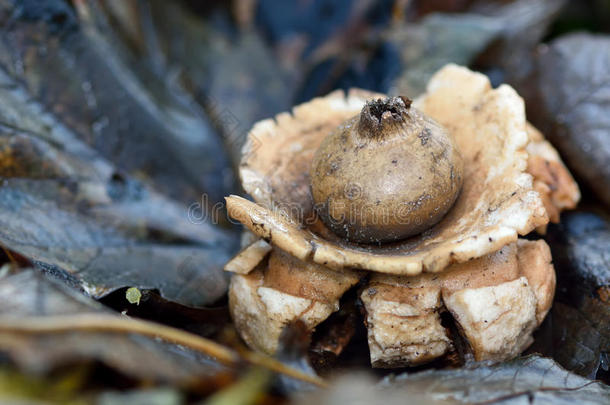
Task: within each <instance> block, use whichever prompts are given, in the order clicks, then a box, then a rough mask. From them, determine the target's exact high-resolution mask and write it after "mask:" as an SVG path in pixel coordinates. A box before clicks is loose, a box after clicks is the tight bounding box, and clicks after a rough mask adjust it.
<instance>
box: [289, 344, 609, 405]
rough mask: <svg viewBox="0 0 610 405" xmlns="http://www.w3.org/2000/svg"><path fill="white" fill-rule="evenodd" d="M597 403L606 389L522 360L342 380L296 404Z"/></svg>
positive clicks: (532, 359) (548, 364)
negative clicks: (374, 379) (377, 378)
mask: <svg viewBox="0 0 610 405" xmlns="http://www.w3.org/2000/svg"><path fill="white" fill-rule="evenodd" d="M405 401H408V403H409V404H491V403H502V404H550V403H553V404H566V405H567V404H573V403H574V402H578V403H582V404H603V403H608V401H610V387H608V386H607V385H605V384H603V383H601V382H595V381H591V380H588V379H586V378H583V377H581V376H578V375H576V374H571V373H570V372H568V371H566V370H564V369H562V368H561V367H560V366H559V365H557V364H556V363H555V362H554V361H553V360H551V359H547V358H543V357H538V356H528V357H523V358H520V359H517V360H514V361H511V362H507V363H502V364H499V365H495V366H485V365H482V364H479V365H477V366H473V367H464V368H461V369H455V370H430V371H423V372H418V373H411V374H408V373H405V374H401V375H398V376H391V377H386V378H385V379H384V380H383V381H382V382H381V383H379V384H374V383H373V382H372V379H371V378H370V377H368V376H364V375H359V376H358V375H352V376H347V377H344V378H343V379H340V380H339V381H337V382H335V384H333V385H331V388H330V389H328V390H325V391H320V392H317V393H314V394H312V395H310V396H307V397H305V398H302V399H301V401H300V402H299V403H302V404H308V403H315V404H318V405H324V404H341V403H346V404H347V403H349V404H384V405H394V404H404V403H405Z"/></svg>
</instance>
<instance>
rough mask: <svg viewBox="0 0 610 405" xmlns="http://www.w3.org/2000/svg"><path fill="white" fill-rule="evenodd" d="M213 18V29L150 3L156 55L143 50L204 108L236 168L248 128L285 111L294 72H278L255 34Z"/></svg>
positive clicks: (171, 7) (173, 5) (180, 10)
mask: <svg viewBox="0 0 610 405" xmlns="http://www.w3.org/2000/svg"><path fill="white" fill-rule="evenodd" d="M219 14H220V13H219ZM216 17H217V20H220V23H216V24H214V23H213V22H208V21H204V20H202V19H200V18H197V16H196V15H194V14H192V13H190V12H189V11H188V9H186V8H184V7H182V6H181V5H180V4H179V3H178V2H168V1H153V2H151V3H150V18H149V24H150V27H151V29H152V30H153V32H154V34H155V38H156V39H157V41H158V44H157V45H158V50H157V49H155V48H152V47H149V49H152V50H153V51H155V52H159V50H160V52H161V53H162V59H163V60H165V61H167V64H166V65H165V66H164V69H165V70H166V72H169V71H171V70H175V69H176V67H178V66H179V70H178V74H177V77H176V79H177V81H178V82H179V83H180V84H181V85H182V86H183V87H184V88H186V89H187V90H189V91H190V92H191V93H192V94H193V96H194V98H195V99H196V100H197V101H198V102H199V103H200V104H201V105H202V106H203V107H204V109H205V111H206V113H207V114H208V115H209V116H210V118H211V122H212V124H213V125H214V126H215V127H216V128H218V130H219V131H220V132H221V134H222V136H223V139H224V142H225V145H226V146H227V148H228V149H229V150H230V152H231V153H232V157H233V160H234V163H235V164H236V165H237V164H238V163H239V160H240V158H241V146H242V144H243V142H244V141H245V138H246V135H247V133H248V131H249V130H250V128H251V127H252V125H253V124H254V123H255V122H256V121H258V120H261V119H264V118H268V117H272V116H273V115H275V114H277V113H279V112H281V111H285V110H288V109H289V108H290V107H291V105H292V99H293V95H294V92H295V88H296V81H295V79H297V77H298V72H297V71H292V72H289V71H288V70H287V69H285V68H284V67H283V66H281V64H280V62H279V60H278V59H277V57H276V55H275V54H273V53H272V52H271V49H269V47H268V46H267V44H266V43H265V42H264V40H263V38H262V36H261V35H260V34H259V33H258V32H257V31H256V30H253V29H247V30H244V31H237V32H233V31H231V30H230V29H227V28H226V27H227V26H229V22H228V21H227V19H228V15H226V14H224V15H217V16H216ZM141 23H145V21H141ZM147 56H148V57H149V58H154V53H151V52H149V53H148V54H147ZM165 74H167V73H165Z"/></svg>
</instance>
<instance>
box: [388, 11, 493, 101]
mask: <svg viewBox="0 0 610 405" xmlns="http://www.w3.org/2000/svg"><path fill="white" fill-rule="evenodd" d="M502 28H503V26H502V24H499V23H498V21H497V20H494V19H492V18H488V17H484V16H481V15H477V14H470V13H465V14H452V15H447V14H432V15H430V16H426V17H425V18H423V20H422V21H420V22H419V23H413V24H400V25H398V24H397V25H396V26H394V27H391V28H390V29H389V30H388V32H387V33H386V36H387V40H388V41H389V42H390V44H392V45H394V46H395V47H396V48H397V49H398V50H399V52H400V54H401V63H402V69H401V71H402V73H401V74H400V76H399V77H398V78H397V79H396V80H394V81H393V83H392V84H391V86H390V89H389V90H388V92H389V93H390V94H397V95H400V94H402V95H406V96H409V97H416V96H418V95H420V94H421V93H423V92H424V91H425V90H426V83H428V80H430V78H431V77H432V75H433V74H434V73H435V72H436V71H437V70H439V69H440V68H442V67H443V66H445V65H446V64H447V63H456V64H458V65H468V64H470V62H471V61H472V60H473V59H474V58H475V57H476V56H477V55H478V54H479V53H480V52H481V51H483V50H484V49H485V48H486V47H487V46H488V45H489V44H490V43H491V41H493V40H494V39H495V38H496V37H497V36H498V35H499V33H500V32H501V31H502Z"/></svg>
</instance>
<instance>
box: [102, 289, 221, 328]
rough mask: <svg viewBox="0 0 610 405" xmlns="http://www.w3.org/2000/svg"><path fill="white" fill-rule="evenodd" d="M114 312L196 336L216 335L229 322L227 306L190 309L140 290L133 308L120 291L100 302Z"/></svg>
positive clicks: (122, 291) (153, 293) (154, 293)
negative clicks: (137, 302)
mask: <svg viewBox="0 0 610 405" xmlns="http://www.w3.org/2000/svg"><path fill="white" fill-rule="evenodd" d="M101 302H102V303H103V304H104V305H107V306H109V307H111V308H113V309H115V310H116V311H117V312H124V313H125V314H127V315H129V316H133V317H136V318H142V319H148V320H151V321H155V322H159V323H162V324H165V325H170V326H173V327H175V328H179V329H184V330H187V331H189V332H192V333H195V334H197V335H200V336H206V337H212V336H217V335H218V334H219V333H220V332H222V331H223V330H224V328H226V327H227V326H228V325H229V323H230V321H231V319H230V317H229V309H228V307H227V306H220V307H216V308H191V307H187V306H184V305H181V304H178V303H175V302H171V301H167V300H165V299H163V297H161V296H160V295H159V294H157V293H156V292H154V291H149V290H144V291H142V297H141V298H140V302H139V304H137V305H134V304H130V303H128V301H127V300H126V298H125V292H124V290H119V291H116V292H114V293H112V294H109V295H107V296H106V297H104V298H102V299H101Z"/></svg>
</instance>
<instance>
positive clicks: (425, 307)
mask: <svg viewBox="0 0 610 405" xmlns="http://www.w3.org/2000/svg"><path fill="white" fill-rule="evenodd" d="M379 99H381V101H372V102H371V100H379ZM384 99H385V96H383V95H380V94H375V93H371V92H367V91H363V90H351V91H350V92H349V93H348V94H347V96H346V95H345V94H344V93H343V92H341V91H337V92H333V93H331V94H329V95H328V96H326V97H321V98H316V99H313V100H311V101H310V102H308V103H305V104H302V105H299V106H296V107H294V109H293V111H292V113H291V114H290V113H282V114H279V115H277V116H276V117H275V119H268V120H264V121H261V122H259V123H257V124H256V125H255V126H254V127H253V128H252V130H251V132H250V134H249V137H248V141H247V142H246V144H245V146H244V148H243V158H242V162H241V165H240V176H241V181H242V185H243V187H244V189H245V190H246V191H247V192H248V193H249V194H250V195H251V196H252V197H253V199H254V202H252V201H248V200H246V199H243V198H241V197H237V196H230V197H227V208H228V212H229V215H230V216H231V217H233V218H235V219H237V220H239V221H240V222H241V223H242V224H244V225H245V226H246V228H248V229H249V231H247V232H246V234H245V235H246V237H245V243H244V250H243V251H242V252H240V253H239V254H238V255H237V256H236V257H235V258H234V259H233V260H231V262H229V263H228V264H227V266H226V269H227V270H229V271H232V272H234V273H235V274H234V275H233V276H232V281H231V286H230V291H229V304H230V309H231V313H232V316H233V319H234V321H235V325H236V327H237V329H238V331H239V333H240V334H241V336H242V337H243V338H244V340H245V341H246V343H247V344H248V345H250V346H251V347H253V348H256V349H259V350H262V351H265V352H268V353H272V352H274V351H275V350H276V349H277V344H278V338H279V334H280V332H281V330H282V328H283V326H285V325H286V324H287V323H289V322H292V321H295V320H297V319H300V320H302V321H303V322H304V323H305V324H306V325H307V326H308V327H309V328H310V329H312V330H313V329H314V328H315V326H316V325H318V324H319V323H320V322H322V321H323V320H325V319H326V318H327V317H328V316H329V315H330V314H331V313H332V312H334V311H336V310H338V308H339V299H340V298H341V296H342V295H343V294H344V293H345V292H346V291H347V290H348V289H350V288H352V287H353V286H355V285H356V284H358V282H359V281H361V282H362V285H363V287H362V288H361V290H360V299H361V301H362V302H363V304H364V308H365V310H366V316H365V324H366V326H367V329H368V340H369V348H370V353H371V363H372V365H373V366H375V367H398V366H405V365H414V364H420V363H424V362H426V361H430V360H432V359H435V358H438V357H441V356H444V355H446V354H448V353H450V352H452V351H454V346H455V345H454V341H455V339H456V336H454V334H452V333H450V332H449V331H448V330H447V329H446V328H445V327H444V326H443V325H442V324H441V314H442V313H448V314H450V315H451V317H452V318H453V320H454V321H455V324H456V325H457V329H458V330H459V331H460V335H461V337H462V338H463V339H464V340H465V341H466V342H467V343H468V346H469V348H470V351H471V352H472V355H473V356H474V358H475V359H477V360H493V361H501V360H504V359H508V358H511V357H514V356H516V355H518V354H519V353H520V352H521V351H522V350H524V349H525V348H526V347H527V346H528V345H529V344H530V343H531V339H532V338H531V334H532V331H533V330H534V329H535V328H536V326H537V325H539V324H540V322H542V320H543V319H544V316H545V314H546V313H547V312H548V310H549V308H550V305H551V302H552V297H553V294H554V289H555V273H554V269H553V266H552V264H551V255H550V252H549V249H548V246H547V245H546V244H545V242H544V241H542V240H538V241H528V240H522V239H519V235H526V234H528V233H530V232H531V231H533V230H535V229H537V230H539V231H543V230H544V226H545V225H546V224H547V223H548V222H549V219H550V220H552V221H557V220H558V219H559V212H561V210H563V209H567V208H573V207H574V206H575V205H576V203H577V202H578V200H579V198H580V195H579V191H578V187H577V185H576V183H575V182H574V180H573V179H572V177H571V175H570V173H569V172H568V171H567V169H566V168H565V166H564V165H563V163H562V162H561V160H560V159H559V156H558V155H557V153H556V151H555V150H554V148H553V147H552V146H551V145H550V144H549V143H548V142H546V140H544V137H543V136H542V135H541V134H540V133H539V132H537V131H536V130H535V128H533V127H531V125H529V124H528V123H527V121H526V118H525V108H524V104H523V100H522V99H521V98H520V97H519V96H518V95H517V93H516V92H515V91H514V90H513V89H512V88H511V87H509V86H506V85H502V86H500V87H498V88H496V89H493V88H492V87H491V85H490V83H489V81H488V79H487V78H486V77H485V76H483V75H481V74H478V73H474V72H471V71H469V70H468V69H466V68H463V67H458V66H456V65H447V66H446V67H444V68H443V69H441V70H440V71H439V72H437V73H436V74H435V75H434V77H433V78H432V79H431V80H430V82H429V83H428V86H427V91H426V93H425V94H423V95H421V96H420V97H419V98H417V99H416V100H415V101H414V102H413V105H412V106H411V105H410V103H409V102H408V100H406V99H401V98H390V99H385V100H384ZM367 102H368V104H367ZM363 107H364V110H363ZM367 108H368V110H369V112H371V109H376V108H377V111H372V113H373V116H374V117H376V121H372V122H364V124H362V127H360V122H359V121H358V120H359V118H358V114H360V112H361V111H364V112H366V111H367ZM406 111H408V112H409V113H411V114H412V115H414V116H416V121H417V123H416V125H412V126H411V127H409V128H407V130H406V131H403V132H402V134H406V135H409V134H410V135H414V134H415V137H413V136H412V137H410V138H409V137H408V136H406V138H407V139H410V140H411V141H417V142H416V143H414V144H412V146H411V147H407V148H402V149H401V148H400V147H396V146H395V145H394V147H391V148H387V149H384V148H380V150H381V152H380V153H376V154H370V155H367V159H364V160H362V161H360V162H356V163H354V162H353V156H354V155H355V154H356V153H355V152H354V153H353V154H352V155H351V156H350V154H349V153H348V154H347V155H346V154H345V153H347V152H348V148H347V147H345V149H346V150H345V151H343V147H344V145H347V144H349V143H346V142H347V141H348V140H347V139H345V138H346V137H347V138H349V137H352V139H351V142H354V141H355V142H358V139H359V138H358V136H359V135H361V134H360V132H362V131H363V130H364V128H368V130H370V125H373V126H374V125H381V126H384V125H387V126H388V127H391V128H392V129H393V130H394V129H395V128H396V127H397V126H398V127H401V125H403V124H404V122H403V123H401V121H400V120H401V119H402V117H403V115H402V114H403V113H405V112H406ZM384 114H385V115H384ZM419 114H421V115H419ZM426 116H427V117H430V118H429V119H428V118H426ZM384 120H385V121H384ZM436 123H439V124H436ZM437 127H438V128H437ZM414 128H415V129H416V130H414ZM426 128H429V129H430V128H432V131H433V132H434V133H435V136H434V137H428V138H427V139H426V143H429V144H430V145H429V146H431V148H430V149H431V150H430V149H428V148H422V149H414V145H416V144H417V145H419V146H420V147H425V146H426V145H422V143H424V141H423V140H422V139H421V138H419V137H417V134H423V135H422V136H423V137H424V138H425V137H426V134H427V131H425V129H426ZM443 128H445V129H446V131H447V133H448V135H447V134H446V132H445V129H443ZM374 132H375V131H373V133H374ZM369 133H370V131H369ZM329 134H331V135H330V136H329ZM437 135H438V136H437ZM333 137H338V139H340V138H341V137H343V138H344V139H343V140H341V142H335V143H334V144H333V142H332V141H329V139H331V140H332V138H333ZM373 141H375V142H378V141H379V139H375V140H373ZM435 142H438V143H439V145H441V146H442V147H439V148H438V149H435V148H436V147H437V146H439V145H436V144H435ZM329 143H330V146H329ZM363 143H364V142H363ZM351 146H353V148H354V147H357V146H358V144H354V145H351ZM353 148H352V151H353V150H354V149H353ZM367 148H368V147H366V146H365V147H363V148H361V150H365V151H367V150H368V149H367ZM371 150H373V149H371ZM414 150H416V151H417V150H421V151H424V152H422V153H423V155H424V156H423V157H426V153H427V152H432V153H431V154H428V155H427V156H429V157H430V158H431V159H432V161H433V162H437V163H438V162H439V155H438V154H437V151H440V152H441V155H440V159H441V161H440V162H441V163H440V164H438V165H434V164H429V162H430V161H429V160H426V159H423V158H422V156H418V152H414ZM373 151H374V150H373ZM394 151H396V155H395V157H394V155H393V153H394ZM443 151H445V152H444V153H445V155H444V156H443V155H442V153H443ZM342 153H343V154H342ZM358 153H360V152H358ZM366 153H368V152H366ZM366 153H365V154H366ZM409 154H411V155H409ZM432 154H434V156H432ZM371 156H374V157H371ZM414 156H415V157H414ZM337 159H347V162H340V161H337ZM399 159H404V160H405V161H406V162H410V163H409V164H408V165H405V166H400V165H398V166H400V167H397V168H396V169H394V167H393V166H394V165H397V163H398V161H399ZM413 159H414V160H413ZM442 159H445V160H442ZM380 160H386V161H387V162H383V164H381V163H380V162H379V161H380ZM394 160H396V161H397V163H396V164H395V163H393V161H394ZM333 162H334V166H333ZM371 162H372V163H371ZM344 163H345V165H346V166H348V167H352V168H353V167H355V166H356V167H357V166H358V165H361V167H360V168H357V169H358V170H355V171H354V172H352V173H351V174H349V176H352V177H348V181H347V183H346V182H345V181H344V182H343V183H339V184H343V185H345V184H352V183H353V181H352V180H358V179H360V183H362V184H361V186H362V187H361V188H359V189H358V190H357V192H358V193H359V194H357V197H358V198H361V199H364V200H366V201H365V202H367V206H368V204H370V203H371V201H373V205H374V204H375V203H376V201H377V200H381V201H383V199H382V198H376V197H374V196H376V195H380V194H381V195H382V196H383V197H384V198H385V197H387V198H388V201H389V202H388V204H390V205H389V206H390V207H396V205H391V204H393V203H394V202H392V201H391V197H392V193H391V192H389V193H387V194H386V195H383V188H382V189H377V190H374V191H375V192H374V193H370V195H368V194H367V192H368V191H369V190H371V188H374V187H375V184H374V182H372V181H369V180H368V179H365V178H364V176H362V173H366V172H377V174H376V175H375V176H373V177H372V178H373V179H376V180H377V181H378V182H379V183H383V179H384V178H385V177H384V176H381V175H380V174H379V173H382V174H383V172H381V171H380V170H381V169H379V167H381V168H382V169H386V168H387V170H388V171H389V172H392V173H389V175H391V176H394V179H395V181H396V184H399V185H401V186H405V185H406V186H408V187H410V188H411V189H414V188H416V183H409V182H408V181H407V180H409V181H410V180H413V179H414V176H416V177H415V178H417V179H418V178H419V177H420V176H419V175H418V173H420V172H421V170H428V171H429V172H430V173H432V175H431V177H432V180H430V179H427V180H426V181H428V183H427V184H437V183H434V181H437V182H438V181H439V179H440V180H443V181H445V180H449V181H448V182H446V183H442V182H441V183H442V184H441V183H438V184H440V186H439V190H444V192H443V193H439V194H442V195H443V196H444V197H446V199H445V202H443V201H442V200H439V201H440V203H439V202H437V204H438V205H439V206H440V208H439V210H438V211H437V213H438V215H436V216H435V215H430V213H429V212H427V213H426V214H425V217H424V219H430V221H429V222H427V223H426V226H421V227H420V228H418V229H416V230H415V231H417V232H419V233H417V234H413V232H415V231H414V230H413V229H411V230H409V229H407V230H405V229H397V228H392V231H391V232H389V233H390V235H389V237H387V238H385V237H384V235H383V233H382V232H381V231H380V230H379V229H376V228H373V229H372V230H371V228H370V227H368V225H369V222H366V221H365V222H364V225H365V226H364V227H363V226H362V225H363V224H362V223H360V224H356V227H355V228H352V229H350V228H343V230H346V229H347V232H342V229H336V228H333V226H332V224H331V225H329V223H330V221H329V220H328V218H326V219H325V220H321V218H320V217H321V216H324V215H325V212H324V202H325V201H327V199H328V198H327V197H328V196H329V195H331V194H333V195H334V198H343V197H344V196H346V195H347V196H348V199H349V197H350V196H351V197H354V194H353V193H351V194H350V192H351V191H352V190H351V189H350V188H349V187H348V188H347V189H346V188H345V187H339V186H337V184H334V185H333V183H332V182H333V181H335V180H336V178H337V177H340V176H336V175H335V173H336V172H338V171H339V168H340V167H341V166H342V165H344ZM377 163H379V165H378V166H375V165H376V164H377ZM371 164H372V165H373V166H370V165H371ZM367 165H368V166H367ZM371 167H372V168H373V169H371ZM333 168H335V169H334V171H333ZM437 169H438V170H437ZM435 170H436V172H435ZM310 173H312V175H311V177H310ZM333 175H335V179H334V180H333ZM434 176H437V177H436V178H435V177H434ZM317 177H319V178H317ZM429 180H430V181H432V183H430V181H429ZM317 181H319V182H320V183H324V182H329V181H330V183H328V184H330V186H329V185H328V184H326V186H324V185H323V186H322V187H321V188H322V189H323V190H324V191H323V192H322V194H321V195H322V197H320V195H317V196H316V194H317V193H318V192H319V188H320V187H318V186H319V185H316V182H317ZM355 183H356V184H357V185H358V184H359V182H355ZM460 184H461V190H460V187H459V185H460ZM434 187H436V186H434ZM443 187H445V188H443ZM388 189H389V190H392V187H391V186H388ZM447 190H449V191H447ZM312 191H313V193H312ZM337 191H338V192H339V193H338V194H337V193H336V192H337ZM324 193H326V195H325V194H324ZM341 193H343V194H341ZM452 193H453V194H452ZM312 194H313V196H312ZM415 194H416V195H415V196H416V197H417V196H418V195H421V193H420V194H417V193H415ZM371 196H373V198H374V200H371ZM412 196H413V195H407V196H406V197H405V196H404V195H403V197H401V198H402V201H407V202H409V201H412ZM367 199H368V200H367ZM352 200H353V198H352ZM454 200H455V202H454V203H453V201H454ZM350 201H351V200H350ZM381 201H380V204H381V203H382V202H381ZM447 201H450V203H448V204H446V205H447V206H448V207H447V209H446V210H445V209H444V208H443V204H445V203H446V202H447ZM356 202H358V201H356ZM316 203H317V204H316ZM399 203H400V201H399ZM346 204H347V203H346ZM320 207H321V208H320ZM331 208H332V207H331ZM442 211H446V212H442ZM318 213H321V214H320V215H318ZM421 222H422V223H423V221H421ZM420 225H421V224H420ZM367 227H368V228H367ZM329 228H330V229H329ZM363 229H364V231H363ZM369 231H370V232H369ZM348 233H349V235H348ZM405 235H411V236H410V237H408V238H406V239H403V238H404V236H405ZM362 242H366V243H362Z"/></svg>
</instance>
